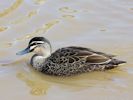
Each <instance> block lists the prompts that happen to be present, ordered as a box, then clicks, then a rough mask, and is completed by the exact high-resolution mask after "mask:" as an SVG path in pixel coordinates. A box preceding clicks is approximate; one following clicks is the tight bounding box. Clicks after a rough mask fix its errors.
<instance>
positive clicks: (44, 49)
mask: <svg viewBox="0 0 133 100" xmlns="http://www.w3.org/2000/svg"><path fill="white" fill-rule="evenodd" d="M51 51H52V48H51V44H50V42H49V40H47V39H46V38H44V37H34V38H32V39H31V40H30V42H29V45H28V47H27V48H26V49H24V50H22V51H20V52H18V53H16V54H17V55H24V54H27V53H30V52H34V53H36V54H38V55H41V56H45V57H47V56H49V55H50V54H51Z"/></svg>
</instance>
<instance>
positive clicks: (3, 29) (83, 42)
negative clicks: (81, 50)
mask: <svg viewBox="0 0 133 100" xmlns="http://www.w3.org/2000/svg"><path fill="white" fill-rule="evenodd" d="M132 5H133V1H131V0H126V1H125V0H117V1H116V0H110V1H107V0H76V1H75V0H12V1H9V0H8V1H7V0H5V1H2V3H1V4H0V40H1V42H0V98H1V99H2V100H24V99H26V100H68V99H69V100H73V99H75V100H88V99H91V100H118V99H120V100H131V98H133V62H132V59H133V53H132V50H133V38H132V37H133V33H132V32H133V6H132ZM35 36H44V37H46V38H48V39H49V40H50V41H51V44H52V46H53V51H54V50H56V49H57V48H60V47H64V46H69V45H78V46H84V47H88V48H92V49H94V50H99V51H104V52H107V53H112V54H115V55H118V56H117V58H119V59H122V60H126V61H127V64H124V65H121V66H120V67H118V68H115V69H112V70H109V71H105V72H93V73H85V74H81V75H77V76H72V77H51V76H47V75H44V74H42V73H39V72H37V71H35V70H34V69H33V68H32V67H31V66H30V65H29V59H30V57H31V56H32V54H29V55H27V56H22V57H21V56H17V55H16V52H18V51H20V50H21V49H23V48H25V47H26V46H27V43H28V41H29V39H31V38H32V37H35Z"/></svg>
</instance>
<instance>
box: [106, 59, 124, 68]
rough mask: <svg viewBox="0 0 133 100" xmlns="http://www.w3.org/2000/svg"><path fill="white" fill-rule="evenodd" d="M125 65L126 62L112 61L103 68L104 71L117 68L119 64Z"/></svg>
mask: <svg viewBox="0 0 133 100" xmlns="http://www.w3.org/2000/svg"><path fill="white" fill-rule="evenodd" d="M123 63H126V61H122V60H118V59H112V60H111V62H109V64H108V65H107V66H105V70H108V69H113V68H115V67H118V65H119V64H123Z"/></svg>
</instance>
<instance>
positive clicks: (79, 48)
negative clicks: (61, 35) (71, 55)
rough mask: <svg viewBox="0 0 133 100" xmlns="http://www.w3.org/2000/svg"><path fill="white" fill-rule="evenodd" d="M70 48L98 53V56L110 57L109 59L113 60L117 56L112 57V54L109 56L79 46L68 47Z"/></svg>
mask: <svg viewBox="0 0 133 100" xmlns="http://www.w3.org/2000/svg"><path fill="white" fill-rule="evenodd" d="M68 48H72V49H77V50H84V51H89V52H92V53H96V54H99V55H103V56H106V57H109V58H113V57H115V56H116V55H112V54H107V53H103V52H99V51H95V50H93V49H90V48H84V47H77V46H71V47H68Z"/></svg>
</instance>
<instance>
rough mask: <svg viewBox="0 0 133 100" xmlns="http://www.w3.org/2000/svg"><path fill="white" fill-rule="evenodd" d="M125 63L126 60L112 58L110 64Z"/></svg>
mask: <svg viewBox="0 0 133 100" xmlns="http://www.w3.org/2000/svg"><path fill="white" fill-rule="evenodd" d="M123 63H126V61H122V60H118V59H112V61H111V62H110V64H112V65H119V64H123Z"/></svg>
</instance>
